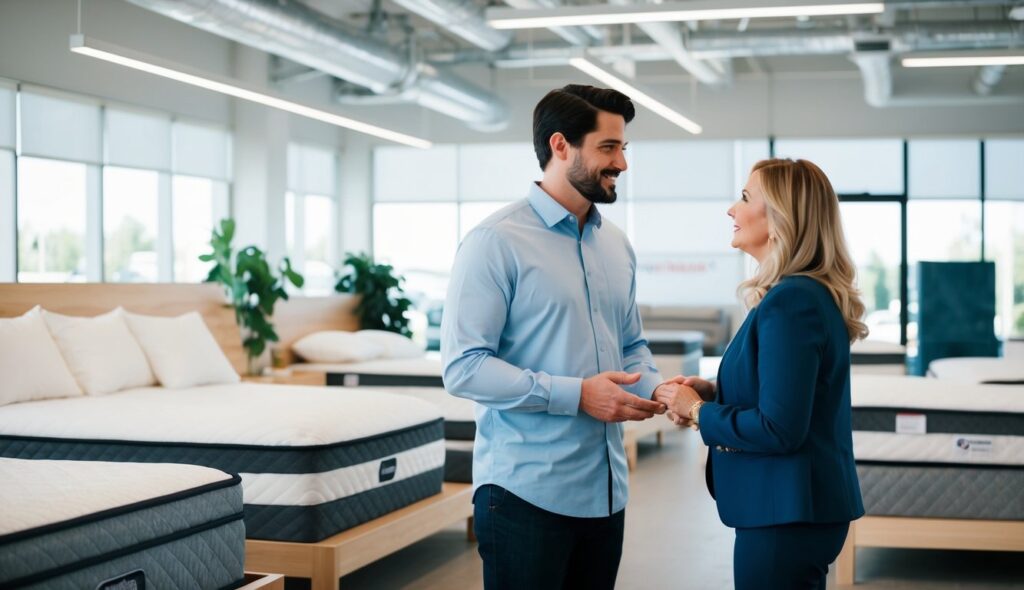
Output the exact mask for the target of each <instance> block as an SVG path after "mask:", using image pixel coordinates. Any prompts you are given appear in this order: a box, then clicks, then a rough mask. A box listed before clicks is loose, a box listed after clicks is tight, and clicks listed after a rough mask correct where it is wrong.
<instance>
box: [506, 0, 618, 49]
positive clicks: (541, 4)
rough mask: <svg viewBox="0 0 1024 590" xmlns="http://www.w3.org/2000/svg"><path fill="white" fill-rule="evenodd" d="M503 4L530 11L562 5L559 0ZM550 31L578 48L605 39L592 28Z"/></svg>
mask: <svg viewBox="0 0 1024 590" xmlns="http://www.w3.org/2000/svg"><path fill="white" fill-rule="evenodd" d="M505 4H508V5H509V6H511V7H512V8H521V9H523V10H531V9H536V8H558V7H559V6H561V5H562V2H561V0H505ZM550 31H551V32H552V33H554V34H556V35H558V36H559V37H561V38H562V39H565V40H566V41H568V42H569V43H572V44H573V45H576V46H579V47H586V46H588V45H592V44H594V43H600V42H602V41H604V38H605V35H604V33H603V32H602V31H601V29H599V28H597V27H594V26H584V27H552V28H551V29H550Z"/></svg>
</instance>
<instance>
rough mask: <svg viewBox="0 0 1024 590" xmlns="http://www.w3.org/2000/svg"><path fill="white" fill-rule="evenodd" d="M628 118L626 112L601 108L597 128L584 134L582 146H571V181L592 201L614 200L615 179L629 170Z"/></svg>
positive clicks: (615, 196)
mask: <svg viewBox="0 0 1024 590" xmlns="http://www.w3.org/2000/svg"><path fill="white" fill-rule="evenodd" d="M625 136H626V120H625V119H623V118H622V115H616V114H614V113H609V112H607V111H598V113H597V128H596V129H594V130H593V131H591V132H590V133H588V134H587V135H585V136H584V137H583V143H582V144H581V145H580V147H579V148H574V147H570V148H569V149H570V152H571V153H572V158H573V159H572V164H571V165H570V167H569V170H568V171H567V172H566V178H567V179H568V180H569V184H571V185H572V186H573V188H575V189H576V190H577V191H579V193H580V194H581V195H583V197H584V198H586V199H587V200H588V201H590V202H591V203H614V202H615V199H616V198H617V197H618V195H617V194H615V182H616V180H617V178H618V176H619V173H621V172H623V171H625V170H626V156H625V153H624V152H625V150H626V139H625Z"/></svg>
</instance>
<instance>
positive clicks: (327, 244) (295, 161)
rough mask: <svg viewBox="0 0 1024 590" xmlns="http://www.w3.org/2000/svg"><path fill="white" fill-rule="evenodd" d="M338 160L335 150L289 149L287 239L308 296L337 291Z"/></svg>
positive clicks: (293, 262)
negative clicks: (335, 276)
mask: <svg viewBox="0 0 1024 590" xmlns="http://www.w3.org/2000/svg"><path fill="white" fill-rule="evenodd" d="M336 184H337V156H336V154H335V152H334V150H332V149H325V148H318V147H313V146H304V145H294V144H293V145H289V146H288V186H289V188H290V190H289V191H288V193H287V194H286V195H285V224H286V228H285V236H286V243H287V247H288V255H289V257H290V258H291V261H292V265H293V266H294V268H295V269H296V270H298V271H299V272H300V273H302V275H303V277H304V278H305V285H304V286H303V289H302V290H303V291H304V292H305V293H306V294H310V295H312V294H328V293H331V292H332V291H333V290H334V269H335V266H336V265H337V263H338V255H337V248H338V246H337V241H338V240H337V236H338V231H337V211H336V205H335V198H334V196H333V195H334V194H336Z"/></svg>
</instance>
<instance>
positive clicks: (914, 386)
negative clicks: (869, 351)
mask: <svg viewBox="0 0 1024 590" xmlns="http://www.w3.org/2000/svg"><path fill="white" fill-rule="evenodd" d="M851 394H852V405H853V407H865V408H869V407H870V408H908V409H909V408H918V409H928V410H950V411H956V412H959V411H973V412H1011V413H1021V412H1024V385H970V386H965V385H964V384H961V383H955V382H952V381H944V380H941V379H928V378H926V377H911V376H906V375H903V376H897V375H856V374H855V375H852V376H851Z"/></svg>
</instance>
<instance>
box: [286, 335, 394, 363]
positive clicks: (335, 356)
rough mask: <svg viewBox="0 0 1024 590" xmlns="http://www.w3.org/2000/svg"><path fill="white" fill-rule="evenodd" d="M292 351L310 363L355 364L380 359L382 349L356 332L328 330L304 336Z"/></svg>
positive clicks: (293, 345)
mask: <svg viewBox="0 0 1024 590" xmlns="http://www.w3.org/2000/svg"><path fill="white" fill-rule="evenodd" d="M292 350H294V351H295V353H296V354H298V355H299V356H301V357H302V358H304V359H306V360H307V361H309V362H311V363H357V362H360V361H368V360H370V359H375V358H380V355H382V354H384V347H383V346H381V345H380V344H377V343H376V342H372V341H371V340H369V339H367V338H363V337H361V336H359V333H358V332H342V331H339V330H328V331H326V332H314V333H312V334H310V335H308V336H304V337H303V338H301V339H300V340H299V341H298V342H296V343H295V344H292Z"/></svg>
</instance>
